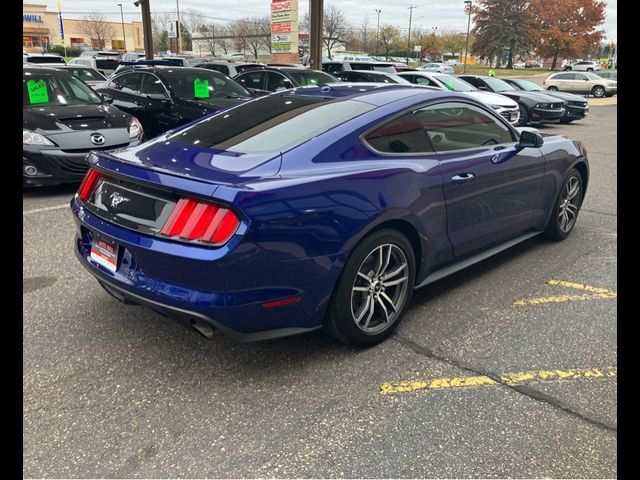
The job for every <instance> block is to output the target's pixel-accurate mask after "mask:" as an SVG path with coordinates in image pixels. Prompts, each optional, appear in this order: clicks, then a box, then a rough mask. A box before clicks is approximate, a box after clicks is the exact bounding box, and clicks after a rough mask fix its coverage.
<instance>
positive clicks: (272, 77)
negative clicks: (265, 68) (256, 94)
mask: <svg viewBox="0 0 640 480" xmlns="http://www.w3.org/2000/svg"><path fill="white" fill-rule="evenodd" d="M288 88H293V84H292V83H291V80H289V79H288V78H287V77H285V76H284V75H282V74H281V73H277V72H267V86H266V88H265V90H269V91H270V92H278V91H280V90H286V89H288Z"/></svg>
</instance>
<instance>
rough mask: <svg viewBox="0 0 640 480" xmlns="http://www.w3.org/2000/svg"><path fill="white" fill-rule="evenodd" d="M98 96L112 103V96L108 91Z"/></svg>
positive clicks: (105, 101)
mask: <svg viewBox="0 0 640 480" xmlns="http://www.w3.org/2000/svg"><path fill="white" fill-rule="evenodd" d="M100 96H101V97H102V101H103V102H104V103H113V97H112V96H111V95H109V94H108V93H101V94H100Z"/></svg>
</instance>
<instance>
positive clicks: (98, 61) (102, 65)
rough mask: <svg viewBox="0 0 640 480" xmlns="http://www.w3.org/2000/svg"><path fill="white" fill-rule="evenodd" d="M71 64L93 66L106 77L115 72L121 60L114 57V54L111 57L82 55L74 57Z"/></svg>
mask: <svg viewBox="0 0 640 480" xmlns="http://www.w3.org/2000/svg"><path fill="white" fill-rule="evenodd" d="M69 64H70V65H84V66H86V67H90V68H93V69H94V70H97V71H98V72H100V73H101V74H102V75H104V76H105V77H109V76H110V75H111V74H112V73H113V72H115V70H116V68H118V65H119V64H120V60H119V59H117V58H114V57H113V56H110V57H92V56H86V57H82V56H80V57H77V58H72V59H71V60H70V61H69Z"/></svg>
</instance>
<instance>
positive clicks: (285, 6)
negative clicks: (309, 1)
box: [271, 0, 291, 12]
mask: <svg viewBox="0 0 640 480" xmlns="http://www.w3.org/2000/svg"><path fill="white" fill-rule="evenodd" d="M283 10H291V0H286V1H284V2H278V3H272V4H271V11H272V12H282V11H283Z"/></svg>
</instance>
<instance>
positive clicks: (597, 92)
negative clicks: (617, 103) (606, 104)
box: [591, 85, 605, 98]
mask: <svg viewBox="0 0 640 480" xmlns="http://www.w3.org/2000/svg"><path fill="white" fill-rule="evenodd" d="M604 94H605V91H604V87H603V86H602V85H596V86H595V87H593V88H592V89H591V95H593V96H594V97H596V98H602V97H604Z"/></svg>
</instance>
